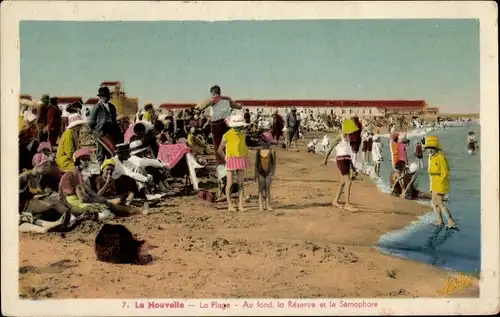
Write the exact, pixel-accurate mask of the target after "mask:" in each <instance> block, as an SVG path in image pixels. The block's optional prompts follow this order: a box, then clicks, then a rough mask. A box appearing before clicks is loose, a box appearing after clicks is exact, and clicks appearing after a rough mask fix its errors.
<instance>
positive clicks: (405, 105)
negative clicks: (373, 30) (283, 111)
mask: <svg viewBox="0 0 500 317" xmlns="http://www.w3.org/2000/svg"><path fill="white" fill-rule="evenodd" d="M236 102H237V103H240V104H241V105H243V106H244V107H245V106H246V107H276V108H281V107H292V106H295V107H304V108H311V107H349V106H350V107H376V108H389V109H408V110H409V109H412V108H415V109H423V108H424V107H425V101H424V100H236Z"/></svg>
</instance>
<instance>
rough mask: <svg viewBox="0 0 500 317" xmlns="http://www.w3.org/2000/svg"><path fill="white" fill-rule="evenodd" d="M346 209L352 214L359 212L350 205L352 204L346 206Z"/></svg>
mask: <svg viewBox="0 0 500 317" xmlns="http://www.w3.org/2000/svg"><path fill="white" fill-rule="evenodd" d="M344 209H345V210H347V211H351V212H353V211H358V209H357V208H355V207H354V206H353V205H350V204H346V205H345V206H344Z"/></svg>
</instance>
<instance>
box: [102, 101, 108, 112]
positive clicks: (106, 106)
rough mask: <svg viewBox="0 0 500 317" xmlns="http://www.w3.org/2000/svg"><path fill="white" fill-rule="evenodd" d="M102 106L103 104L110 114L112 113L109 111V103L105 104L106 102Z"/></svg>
mask: <svg viewBox="0 0 500 317" xmlns="http://www.w3.org/2000/svg"><path fill="white" fill-rule="evenodd" d="M102 104H103V106H104V108H106V110H107V111H108V112H110V111H109V104H108V103H107V102H104V101H103V102H102Z"/></svg>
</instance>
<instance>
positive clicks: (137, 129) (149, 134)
mask: <svg viewBox="0 0 500 317" xmlns="http://www.w3.org/2000/svg"><path fill="white" fill-rule="evenodd" d="M133 130H134V134H133V135H132V136H131V137H130V142H133V141H141V142H142V144H144V146H146V147H150V148H151V150H152V152H153V156H154V157H157V156H158V150H159V145H158V143H157V142H156V136H155V129H154V125H153V124H151V123H150V122H142V121H141V122H137V123H136V124H134V126H133Z"/></svg>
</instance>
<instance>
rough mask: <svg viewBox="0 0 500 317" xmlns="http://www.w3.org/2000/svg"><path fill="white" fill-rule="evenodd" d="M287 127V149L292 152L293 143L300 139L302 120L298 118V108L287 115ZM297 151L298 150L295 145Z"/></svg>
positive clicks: (292, 109)
mask: <svg viewBox="0 0 500 317" xmlns="http://www.w3.org/2000/svg"><path fill="white" fill-rule="evenodd" d="M285 127H286V129H287V133H288V134H287V140H286V149H287V150H291V146H292V142H296V140H297V139H298V138H299V127H300V118H299V116H297V108H295V107H292V108H291V109H290V112H289V113H288V114H287V115H286V120H285ZM295 149H297V147H296V145H295Z"/></svg>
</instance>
